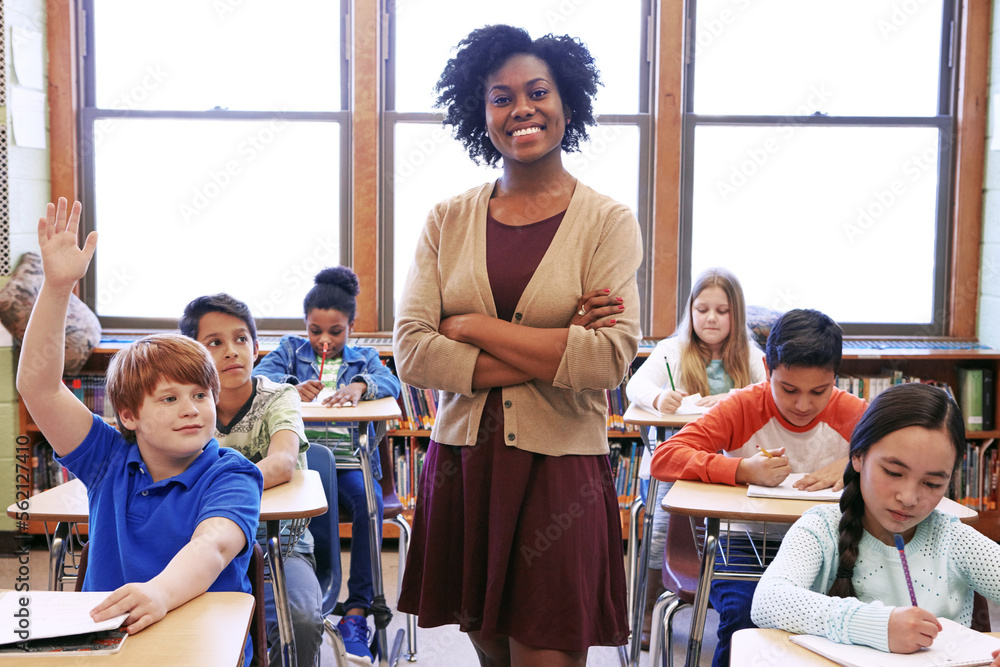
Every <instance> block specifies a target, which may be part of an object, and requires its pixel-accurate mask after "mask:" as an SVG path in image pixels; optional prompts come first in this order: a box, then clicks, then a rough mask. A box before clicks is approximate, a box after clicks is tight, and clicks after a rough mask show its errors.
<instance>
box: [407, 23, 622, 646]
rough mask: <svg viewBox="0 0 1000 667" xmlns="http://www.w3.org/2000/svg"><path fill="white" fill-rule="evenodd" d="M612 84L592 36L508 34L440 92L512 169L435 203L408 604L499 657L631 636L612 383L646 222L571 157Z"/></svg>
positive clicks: (462, 135)
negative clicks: (424, 440)
mask: <svg viewBox="0 0 1000 667" xmlns="http://www.w3.org/2000/svg"><path fill="white" fill-rule="evenodd" d="M598 81H599V77H598V72H597V68H596V66H595V63H594V59H593V57H592V56H591V54H590V52H589V51H588V50H587V48H586V47H585V46H584V45H583V44H582V43H581V42H580V41H579V40H576V39H573V38H571V37H569V36H561V37H557V36H553V35H546V36H545V37H541V38H538V39H532V38H531V37H530V36H529V35H528V33H527V32H526V31H524V30H521V29H518V28H513V27H510V26H505V25H494V26H487V27H485V28H481V29H478V30H475V31H473V32H472V33H471V34H469V36H468V37H466V38H465V39H464V40H462V42H461V43H460V44H459V47H458V52H457V54H456V55H455V57H454V58H452V59H451V60H450V61H449V62H448V64H447V66H446V67H445V70H444V73H443V74H442V75H441V78H440V80H439V81H438V85H437V90H438V92H439V93H440V95H439V98H438V99H439V103H440V104H441V106H443V107H444V108H445V123H446V124H449V125H452V126H453V127H454V128H455V134H456V138H458V140H459V141H460V142H461V143H462V144H463V145H464V146H465V148H466V151H467V152H468V154H469V157H471V158H472V159H473V161H476V162H480V163H486V164H499V165H500V166H501V167H502V173H501V175H500V177H499V178H498V179H497V180H496V181H495V182H490V183H486V184H484V185H480V186H479V187H476V188H473V189H471V190H469V191H467V192H465V193H464V194H461V195H458V196H456V197H452V198H451V199H450V200H448V201H447V202H444V203H442V204H440V205H438V206H436V207H435V208H434V210H432V211H431V213H430V215H429V216H428V221H427V224H426V226H425V227H424V230H423V232H422V234H421V236H420V237H419V241H418V243H417V247H416V255H415V259H414V262H413V268H412V269H411V271H410V274H409V276H408V278H407V283H406V287H405V289H404V292H403V298H402V299H401V301H400V302H399V303H400V305H399V310H398V313H397V318H396V329H395V332H394V353H395V360H396V368H397V371H398V372H399V375H400V379H402V380H403V381H404V382H408V383H410V384H412V385H415V386H418V387H429V388H434V389H437V390H438V391H439V399H438V415H437V419H436V420H435V424H434V430H433V431H432V434H431V442H430V445H429V446H428V449H427V454H426V457H425V459H424V472H423V473H422V476H421V481H420V488H419V491H418V496H419V497H420V499H421V503H420V504H419V505H418V507H417V509H416V516H415V520H414V538H413V543H412V544H413V546H412V547H411V549H410V552H409V560H408V563H407V567H406V575H405V579H404V582H403V586H402V590H401V594H400V599H399V608H400V610H402V611H407V612H411V613H417V614H419V618H420V622H421V624H423V625H425V626H438V625H444V624H449V623H454V622H455V619H456V618H458V619H461V621H460V627H461V630H462V631H463V632H466V633H468V635H469V638H470V639H471V640H472V643H473V645H474V646H475V647H476V651H477V653H478V654H479V656H480V660H481V662H482V664H484V665H487V664H488V665H492V664H514V665H532V664H547V665H548V664H559V665H583V664H584V663H585V661H586V655H587V649H588V648H589V647H590V646H602V645H603V646H620V645H622V644H624V643H625V642H626V640H627V638H628V625H627V622H626V619H625V588H624V569H623V562H622V558H621V545H620V542H619V540H620V539H621V524H620V522H619V519H618V510H617V507H618V503H617V497H616V496H615V491H614V489H613V486H612V484H611V477H610V471H609V469H608V458H607V452H608V442H607V431H606V421H605V414H606V410H607V401H606V392H605V390H606V389H609V388H611V387H614V386H617V384H618V383H619V381H620V379H621V375H622V373H624V370H625V368H624V364H626V363H627V360H631V359H632V358H633V357H634V355H635V352H636V348H637V344H638V333H639V326H638V317H639V301H638V296H639V295H638V288H637V285H636V270H637V269H638V267H639V262H640V260H641V248H640V239H639V229H638V225H637V223H636V220H635V217H634V216H633V215H632V213H631V212H630V211H629V210H628V208H627V207H625V206H624V205H622V204H620V203H618V202H616V201H614V200H612V199H611V198H609V197H606V196H604V195H600V194H598V193H597V192H595V191H593V190H592V189H590V188H589V187H587V186H586V185H584V184H583V183H581V182H579V181H578V180H577V179H576V178H575V177H574V176H573V175H572V174H570V173H569V172H568V171H567V170H566V168H565V167H564V165H563V151H564V150H565V151H575V150H578V149H579V147H580V144H581V142H583V141H585V140H586V138H587V129H588V126H590V125H592V124H594V115H593V97H594V95H595V94H596V92H597V84H598ZM454 525H464V526H466V530H465V531H454V530H452V529H451V527H452V526H454ZM540 536H541V539H540ZM463 554H464V555H463ZM483 555H485V558H483V557H481V556H483ZM455 563H461V564H462V567H461V572H460V573H456V572H455ZM456 574H457V576H456ZM567 590H568V591H576V592H577V593H576V594H575V595H571V596H569V597H567V596H565V595H564V592H565V591H567ZM557 600H558V612H557V613H554V609H553V604H554V603H555V601H557Z"/></svg>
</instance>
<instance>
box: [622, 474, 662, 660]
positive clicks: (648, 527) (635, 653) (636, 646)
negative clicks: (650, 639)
mask: <svg viewBox="0 0 1000 667" xmlns="http://www.w3.org/2000/svg"><path fill="white" fill-rule="evenodd" d="M658 485H659V482H658V481H657V480H656V479H655V478H651V479H650V480H649V489H648V490H647V491H646V499H647V500H649V501H650V503H647V504H646V517H645V519H644V520H643V524H642V547H640V549H639V560H638V562H636V563H633V564H632V565H633V567H634V568H635V575H636V576H635V578H634V581H635V582H636V585H635V589H634V590H633V591H632V592H631V593H632V623H631V629H632V643H631V647H632V653H631V662H630V663H629V664H630V665H632V666H633V667H634V666H635V665H638V664H639V653H641V651H642V617H643V614H644V613H645V611H646V605H645V604H644V602H645V600H646V586H648V585H649V582H648V581H646V578H647V575H648V574H649V569H648V568H647V567H646V563H648V562H649V543H650V541H651V540H650V538H651V537H652V535H653V515H654V514H656V510H657V508H656V507H655V505H656V491H657V486H658Z"/></svg>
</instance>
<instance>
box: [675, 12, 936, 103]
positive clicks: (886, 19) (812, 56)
mask: <svg viewBox="0 0 1000 667" xmlns="http://www.w3.org/2000/svg"><path fill="white" fill-rule="evenodd" d="M942 12H943V9H942V0H926V1H925V0H920V1H919V2H917V1H916V0H911V1H909V2H901V1H900V0H837V1H836V2H822V1H819V0H770V1H769V2H749V1H748V0H699V1H698V7H697V19H696V22H697V27H696V29H695V37H694V41H695V83H694V96H695V100H694V110H695V113H699V114H723V115H726V114H742V115H756V114H759V115H810V114H813V113H815V112H821V113H826V114H829V115H832V116H848V115H858V116H889V115H899V116H911V115H919V116H933V115H936V114H937V98H938V92H937V87H938V69H939V61H940V52H941V21H942Z"/></svg>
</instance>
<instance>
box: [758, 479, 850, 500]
mask: <svg viewBox="0 0 1000 667" xmlns="http://www.w3.org/2000/svg"><path fill="white" fill-rule="evenodd" d="M805 476H806V473H804V472H795V473H792V474H791V475H789V476H788V477H786V478H785V481H783V482H782V483H781V484H779V485H778V486H759V485H757V484H751V485H749V486H748V487H747V496H748V497H750V498H788V499H791V500H815V501H816V502H823V501H830V502H837V501H839V500H840V494H841V492H840V491H833V490H831V489H821V490H819V491H801V490H799V489H796V488H795V487H793V486H792V484H795V482H797V481H798V480H800V479H802V478H803V477H805Z"/></svg>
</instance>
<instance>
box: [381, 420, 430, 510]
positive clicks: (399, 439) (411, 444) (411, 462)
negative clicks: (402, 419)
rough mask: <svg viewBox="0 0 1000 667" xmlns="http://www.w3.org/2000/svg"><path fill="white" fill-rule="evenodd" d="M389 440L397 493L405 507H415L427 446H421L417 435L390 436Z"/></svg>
mask: <svg viewBox="0 0 1000 667" xmlns="http://www.w3.org/2000/svg"><path fill="white" fill-rule="evenodd" d="M389 442H390V443H391V444H392V461H393V474H394V475H395V482H396V495H397V496H399V501H400V502H401V503H402V504H403V509H413V508H414V507H416V504H417V481H418V480H419V479H420V472H421V471H422V470H423V468H424V455H425V454H426V453H427V452H426V446H421V444H420V442H419V438H418V437H417V436H415V435H410V436H390V437H389Z"/></svg>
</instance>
